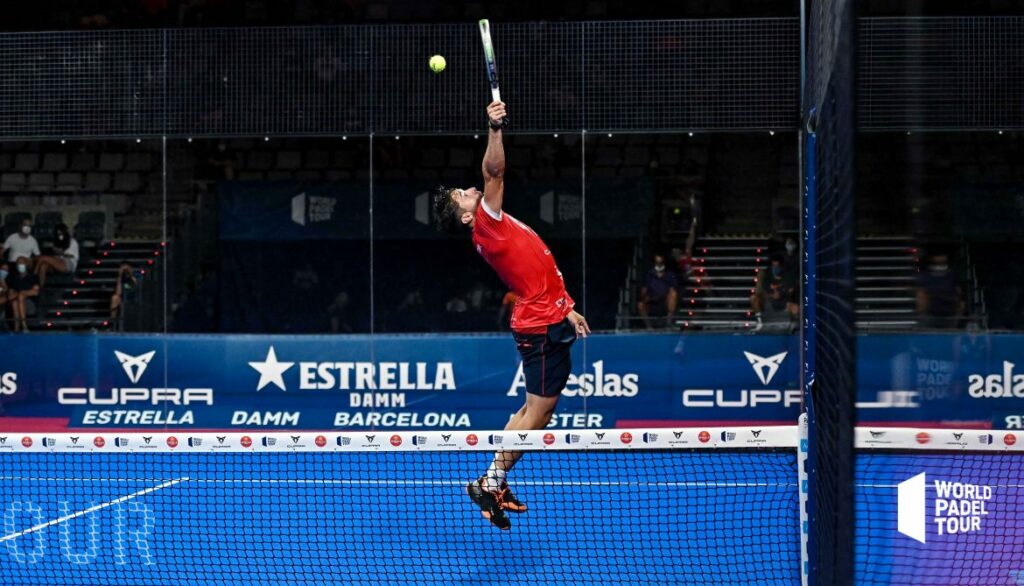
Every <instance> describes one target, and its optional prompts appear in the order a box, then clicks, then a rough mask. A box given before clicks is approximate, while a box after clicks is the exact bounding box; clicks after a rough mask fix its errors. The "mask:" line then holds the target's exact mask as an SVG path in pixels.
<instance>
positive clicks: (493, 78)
mask: <svg viewBox="0 0 1024 586" xmlns="http://www.w3.org/2000/svg"><path fill="white" fill-rule="evenodd" d="M480 40H481V41H483V44H484V62H485V63H486V64H487V81H488V82H490V84H491V99H492V100H494V101H495V102H500V101H501V91H500V90H499V89H498V64H497V63H496V62H495V61H494V44H493V43H491V23H490V22H489V21H488V20H487V19H486V18H484V19H481V20H480ZM501 124H502V126H508V117H505V118H502V119H501Z"/></svg>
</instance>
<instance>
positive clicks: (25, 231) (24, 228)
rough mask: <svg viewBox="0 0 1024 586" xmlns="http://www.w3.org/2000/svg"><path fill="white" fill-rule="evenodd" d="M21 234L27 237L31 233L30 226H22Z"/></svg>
mask: <svg viewBox="0 0 1024 586" xmlns="http://www.w3.org/2000/svg"><path fill="white" fill-rule="evenodd" d="M21 233H22V234H24V235H25V236H28V235H29V234H31V233H32V226H22V227H21Z"/></svg>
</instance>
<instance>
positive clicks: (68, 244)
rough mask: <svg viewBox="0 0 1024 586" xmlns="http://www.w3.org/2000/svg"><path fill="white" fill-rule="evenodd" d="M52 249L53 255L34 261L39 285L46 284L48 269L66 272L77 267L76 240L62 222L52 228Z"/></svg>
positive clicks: (72, 270) (73, 270)
mask: <svg viewBox="0 0 1024 586" xmlns="http://www.w3.org/2000/svg"><path fill="white" fill-rule="evenodd" d="M53 249H54V255H53V256H43V257H40V258H39V260H38V261H36V276H37V277H39V286H40V287H45V286H46V273H47V272H48V271H56V272H58V273H63V274H68V273H73V272H75V269H76V268H78V241H77V240H75V238H74V237H73V236H72V235H71V232H70V231H69V230H68V227H67V226H65V225H64V224H57V225H56V226H55V227H54V229H53Z"/></svg>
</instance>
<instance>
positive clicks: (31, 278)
mask: <svg viewBox="0 0 1024 586" xmlns="http://www.w3.org/2000/svg"><path fill="white" fill-rule="evenodd" d="M14 268H15V270H14V271H12V272H11V274H9V275H7V287H8V289H9V290H10V291H9V292H8V294H7V299H8V302H9V303H10V304H11V308H12V309H13V311H14V331H15V332H17V331H22V332H27V331H28V322H27V315H28V312H27V311H26V309H25V301H26V300H28V299H29V298H32V297H36V296H37V295H39V279H38V278H37V277H36V276H35V275H34V274H32V273H31V272H30V271H29V270H28V258H26V257H24V256H23V257H20V258H19V259H18V261H17V263H16V264H15V265H14Z"/></svg>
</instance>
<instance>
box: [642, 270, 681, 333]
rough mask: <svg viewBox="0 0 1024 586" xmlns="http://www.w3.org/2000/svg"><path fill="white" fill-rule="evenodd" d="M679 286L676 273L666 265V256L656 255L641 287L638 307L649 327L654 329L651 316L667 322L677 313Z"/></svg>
mask: <svg viewBox="0 0 1024 586" xmlns="http://www.w3.org/2000/svg"><path fill="white" fill-rule="evenodd" d="M678 287H679V280H678V279H677V278H676V274H675V273H673V272H671V271H669V270H668V268H667V267H666V266H665V257H664V256H663V255H661V254H656V255H654V267H653V268H651V270H650V271H648V272H647V276H646V277H645V278H644V284H643V286H642V287H641V288H640V301H639V302H638V303H637V309H638V311H639V312H640V316H641V317H642V318H643V319H644V325H645V326H646V327H647V329H649V330H650V329H654V328H653V327H652V325H651V321H650V319H649V317H650V316H652V315H654V316H657V317H660V318H664V320H665V323H666V324H667V323H668V322H669V321H670V320H671V319H672V316H673V315H675V313H676V304H677V303H678V301H679V292H678Z"/></svg>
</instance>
